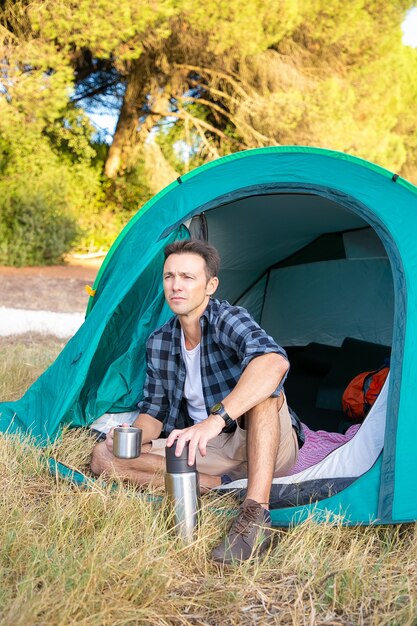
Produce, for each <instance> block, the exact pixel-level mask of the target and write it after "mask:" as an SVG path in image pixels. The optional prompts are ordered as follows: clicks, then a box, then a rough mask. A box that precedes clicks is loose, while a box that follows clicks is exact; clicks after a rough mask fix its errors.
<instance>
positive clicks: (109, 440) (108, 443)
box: [105, 422, 130, 454]
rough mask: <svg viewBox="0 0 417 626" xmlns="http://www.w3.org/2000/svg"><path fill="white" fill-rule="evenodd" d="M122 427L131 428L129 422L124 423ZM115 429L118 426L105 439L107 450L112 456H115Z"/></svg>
mask: <svg viewBox="0 0 417 626" xmlns="http://www.w3.org/2000/svg"><path fill="white" fill-rule="evenodd" d="M120 426H130V424H128V423H127V422H124V423H123V424H120ZM115 428H116V426H113V428H111V429H110V430H109V432H108V433H107V435H106V439H105V442H106V448H107V450H108V451H109V452H110V454H113V441H114V429H115Z"/></svg>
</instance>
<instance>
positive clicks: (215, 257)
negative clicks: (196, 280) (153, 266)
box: [164, 239, 220, 280]
mask: <svg viewBox="0 0 417 626" xmlns="http://www.w3.org/2000/svg"><path fill="white" fill-rule="evenodd" d="M187 252H188V253H191V254H198V255H199V256H201V257H202V258H203V259H204V261H205V263H206V276H207V280H209V279H210V278H213V276H218V275H219V270H220V256H219V253H218V252H217V250H216V248H215V247H214V246H212V245H211V244H210V243H208V242H207V241H201V239H181V240H180V241H174V242H173V243H170V244H168V245H167V246H166V247H165V250H164V255H165V261H166V260H167V258H168V257H169V256H171V254H185V253H187Z"/></svg>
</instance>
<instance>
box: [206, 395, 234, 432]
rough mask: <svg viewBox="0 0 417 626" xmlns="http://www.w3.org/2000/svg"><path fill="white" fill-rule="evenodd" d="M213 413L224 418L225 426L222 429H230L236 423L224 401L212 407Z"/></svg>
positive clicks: (211, 411) (211, 412)
mask: <svg viewBox="0 0 417 626" xmlns="http://www.w3.org/2000/svg"><path fill="white" fill-rule="evenodd" d="M210 414H211V415H220V417H221V418H222V419H224V426H223V429H222V430H228V429H229V428H230V427H231V426H234V425H235V421H234V420H232V418H231V417H230V416H229V415H228V414H227V411H226V409H225V408H224V406H223V402H217V404H215V405H214V406H212V407H211V409H210Z"/></svg>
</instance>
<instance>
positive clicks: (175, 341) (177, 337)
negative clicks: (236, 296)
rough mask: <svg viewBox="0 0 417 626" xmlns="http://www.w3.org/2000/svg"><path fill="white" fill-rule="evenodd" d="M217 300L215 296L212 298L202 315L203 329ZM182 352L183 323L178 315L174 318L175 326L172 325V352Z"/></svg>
mask: <svg viewBox="0 0 417 626" xmlns="http://www.w3.org/2000/svg"><path fill="white" fill-rule="evenodd" d="M214 302H216V300H215V299H214V298H210V300H209V301H208V304H207V306H206V308H205V310H204V313H203V314H202V315H201V317H200V327H201V330H202V329H203V328H204V326H206V325H207V324H208V322H209V320H210V314H211V309H212V308H213V304H214ZM180 353H181V324H180V321H179V319H178V317H177V316H175V317H174V318H173V327H172V348H171V354H180Z"/></svg>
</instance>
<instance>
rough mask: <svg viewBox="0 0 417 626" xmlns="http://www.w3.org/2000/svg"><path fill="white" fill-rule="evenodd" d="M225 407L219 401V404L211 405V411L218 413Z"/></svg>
mask: <svg viewBox="0 0 417 626" xmlns="http://www.w3.org/2000/svg"><path fill="white" fill-rule="evenodd" d="M222 408H223V405H222V403H221V402H218V403H217V404H215V405H214V406H212V407H211V412H212V413H218V412H219V411H221V410H222Z"/></svg>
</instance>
